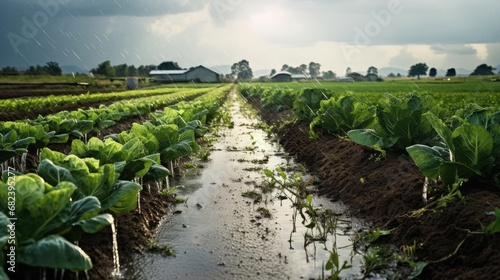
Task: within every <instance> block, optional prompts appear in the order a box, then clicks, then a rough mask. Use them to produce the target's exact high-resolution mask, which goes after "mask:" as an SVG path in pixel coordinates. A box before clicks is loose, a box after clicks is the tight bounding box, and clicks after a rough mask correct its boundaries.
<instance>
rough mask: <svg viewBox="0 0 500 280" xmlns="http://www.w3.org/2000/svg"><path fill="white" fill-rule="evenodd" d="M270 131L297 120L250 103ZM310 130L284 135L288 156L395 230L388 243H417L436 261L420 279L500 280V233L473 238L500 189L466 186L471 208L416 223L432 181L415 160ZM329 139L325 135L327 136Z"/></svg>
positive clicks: (455, 204) (328, 189) (284, 129)
mask: <svg viewBox="0 0 500 280" xmlns="http://www.w3.org/2000/svg"><path fill="white" fill-rule="evenodd" d="M249 102H250V103H252V104H253V105H254V106H255V107H256V108H257V109H258V111H259V112H260V115H261V117H262V118H263V119H264V120H265V121H266V122H268V123H269V124H279V123H284V121H287V120H291V116H292V113H291V112H290V111H287V112H281V113H277V112H272V111H269V110H266V109H264V108H262V107H261V106H260V104H259V101H258V100H250V101H249ZM308 131H309V125H308V124H307V123H304V122H292V123H287V124H285V125H284V126H281V128H280V129H278V130H277V133H278V134H279V138H280V142H281V144H282V145H283V146H284V148H285V150H286V151H287V152H289V153H291V154H293V155H295V156H296V157H297V158H298V160H299V161H301V162H303V163H305V164H306V165H307V166H308V167H309V168H310V169H312V170H313V171H315V173H316V174H317V175H318V176H319V177H320V178H321V183H320V186H319V188H320V192H321V193H322V194H325V195H327V196H329V197H331V198H332V199H333V200H341V201H342V202H344V203H345V204H346V205H347V206H348V207H349V208H350V210H351V211H352V212H353V213H354V215H356V216H357V217H360V218H363V219H365V220H367V221H371V223H372V227H373V228H384V229H394V231H393V233H392V234H391V235H390V236H388V237H387V238H385V239H383V240H382V241H383V242H387V243H392V244H395V245H396V246H398V247H400V246H404V245H412V244H414V242H416V244H417V251H416V257H417V260H419V261H425V262H429V263H430V264H429V265H428V266H427V267H426V268H425V269H424V271H423V273H422V274H421V275H420V276H419V278H418V279H498V277H499V275H500V234H499V233H497V234H494V235H491V236H485V235H484V234H468V232H469V231H472V232H477V231H480V230H481V224H480V223H482V224H483V225H488V224H489V223H491V222H492V221H493V220H494V216H491V215H486V212H491V211H493V210H494V209H495V208H500V189H499V188H497V187H495V186H491V185H485V184H481V183H478V182H468V183H466V184H464V185H463V186H461V193H462V195H463V196H464V198H465V200H464V201H458V200H456V201H452V202H449V203H448V204H447V205H446V207H445V208H444V209H442V210H439V211H436V212H427V213H425V214H424V215H423V216H421V217H419V218H410V217H408V215H407V214H409V213H410V211H413V210H418V209H421V208H422V207H423V206H425V205H426V204H424V203H423V200H422V186H423V183H424V177H423V175H422V174H421V173H420V171H419V170H418V168H417V167H416V166H415V165H414V164H413V162H412V160H411V158H409V156H408V155H406V154H404V153H403V152H401V151H399V152H398V151H388V153H387V157H386V158H383V157H380V155H379V154H378V153H376V152H374V151H373V150H371V149H368V148H365V147H362V146H359V145H357V144H355V143H353V142H351V141H349V140H348V139H341V138H338V137H335V136H331V135H327V134H326V133H323V134H322V135H321V136H320V138H319V139H316V140H313V139H310V138H309V135H308ZM320 134H321V133H320Z"/></svg>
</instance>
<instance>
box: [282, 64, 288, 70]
mask: <svg viewBox="0 0 500 280" xmlns="http://www.w3.org/2000/svg"><path fill="white" fill-rule="evenodd" d="M288 68H290V66H288V64H283V66H281V71H288Z"/></svg>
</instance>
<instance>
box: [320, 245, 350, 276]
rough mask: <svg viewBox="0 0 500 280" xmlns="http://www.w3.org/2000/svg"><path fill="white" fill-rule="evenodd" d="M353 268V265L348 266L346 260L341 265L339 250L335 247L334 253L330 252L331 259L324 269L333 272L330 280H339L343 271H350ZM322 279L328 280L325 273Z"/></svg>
mask: <svg viewBox="0 0 500 280" xmlns="http://www.w3.org/2000/svg"><path fill="white" fill-rule="evenodd" d="M351 267H352V265H350V264H348V263H347V261H345V260H344V262H343V263H342V265H340V262H339V254H338V253H337V249H336V248H335V246H334V247H333V249H332V251H331V252H330V257H329V259H328V261H327V262H326V265H325V267H324V269H325V270H330V271H331V275H330V277H329V278H330V279H332V280H337V279H339V277H340V273H341V272H342V271H343V270H345V269H349V268H351ZM321 279H326V278H325V277H324V273H323V277H322V278H321Z"/></svg>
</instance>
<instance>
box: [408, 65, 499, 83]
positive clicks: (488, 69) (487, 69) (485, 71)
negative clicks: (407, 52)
mask: <svg viewBox="0 0 500 280" xmlns="http://www.w3.org/2000/svg"><path fill="white" fill-rule="evenodd" d="M427 70H429V66H427V64H426V63H417V64H415V65H412V66H411V67H410V70H408V77H417V79H420V76H422V75H423V76H425V75H427ZM495 70H497V69H496V68H494V67H492V66H489V65H487V64H485V63H483V64H480V65H479V66H477V67H476V69H474V71H473V72H472V73H471V74H470V76H488V75H495V72H494V71H495ZM456 75H457V70H456V69H455V68H450V69H448V70H446V74H445V76H446V77H455V76H456ZM436 76H437V69H436V68H434V67H433V68H431V69H430V70H429V77H436Z"/></svg>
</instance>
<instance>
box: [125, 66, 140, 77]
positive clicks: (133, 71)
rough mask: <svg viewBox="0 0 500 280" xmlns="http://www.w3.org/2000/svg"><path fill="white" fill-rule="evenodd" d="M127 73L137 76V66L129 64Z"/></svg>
mask: <svg viewBox="0 0 500 280" xmlns="http://www.w3.org/2000/svg"><path fill="white" fill-rule="evenodd" d="M127 74H128V76H137V75H138V74H139V71H137V68H135V66H134V65H129V66H128V68H127Z"/></svg>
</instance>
